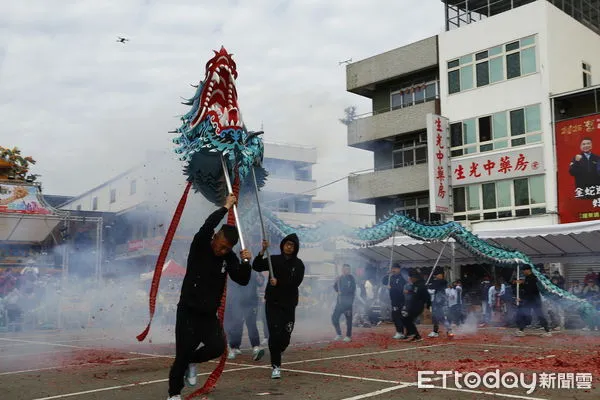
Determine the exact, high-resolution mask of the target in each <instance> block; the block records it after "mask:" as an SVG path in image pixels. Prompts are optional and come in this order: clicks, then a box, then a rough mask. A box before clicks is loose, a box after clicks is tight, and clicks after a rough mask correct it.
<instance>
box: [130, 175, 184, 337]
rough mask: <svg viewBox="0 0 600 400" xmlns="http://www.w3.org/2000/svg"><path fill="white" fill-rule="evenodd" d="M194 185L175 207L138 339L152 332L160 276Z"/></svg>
mask: <svg viewBox="0 0 600 400" xmlns="http://www.w3.org/2000/svg"><path fill="white" fill-rule="evenodd" d="M191 187H192V183H191V182H188V183H187V185H186V187H185V190H184V191H183V195H182V196H181V199H180V200H179V204H178V205H177V208H176V209H175V214H174V215H173V219H172V220H171V224H170V225H169V230H168V231H167V234H166V236H165V241H164V242H163V244H162V247H161V249H160V254H159V255H158V259H157V260H156V266H155V267H154V276H153V277H152V285H151V286H150V321H148V326H147V327H146V329H144V331H143V332H142V333H140V334H139V335H137V336H136V338H137V340H138V341H140V342H141V341H143V340H144V339H145V338H146V336H147V335H148V332H150V324H152V318H154V311H155V310H156V294H157V293H158V286H159V284H160V276H161V275H162V270H163V265H164V264H165V261H166V259H167V255H168V254H169V249H170V248H171V243H172V242H173V237H174V236H175V231H176V230H177V227H178V226H179V221H180V220H181V215H182V214H183V209H184V207H185V203H186V201H187V197H188V194H189V192H190V188H191Z"/></svg>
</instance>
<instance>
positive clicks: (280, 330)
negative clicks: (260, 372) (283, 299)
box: [266, 302, 296, 367]
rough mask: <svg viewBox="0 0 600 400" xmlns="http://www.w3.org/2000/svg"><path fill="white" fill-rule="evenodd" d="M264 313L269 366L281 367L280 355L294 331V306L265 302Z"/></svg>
mask: <svg viewBox="0 0 600 400" xmlns="http://www.w3.org/2000/svg"><path fill="white" fill-rule="evenodd" d="M266 312H267V324H268V325H269V352H270V353H271V365H272V366H274V367H281V353H283V352H284V351H285V349H287V347H288V346H289V344H290V338H291V337H292V331H293V330H294V323H295V321H296V315H295V314H296V306H292V305H286V304H278V303H268V302H267V304H266Z"/></svg>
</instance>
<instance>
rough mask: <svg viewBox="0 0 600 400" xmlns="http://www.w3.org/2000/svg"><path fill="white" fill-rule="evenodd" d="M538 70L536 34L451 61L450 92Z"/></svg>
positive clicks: (449, 67) (449, 64)
mask: <svg viewBox="0 0 600 400" xmlns="http://www.w3.org/2000/svg"><path fill="white" fill-rule="evenodd" d="M536 71H537V63H536V56H535V36H529V37H526V38H523V39H520V40H517V41H515V42H511V43H507V44H505V45H501V46H496V47H493V48H491V49H487V50H483V51H479V52H477V53H473V54H468V55H466V56H463V57H460V58H459V59H456V60H452V61H449V62H448V93H449V94H453V93H459V92H462V91H465V90H469V89H473V88H474V87H482V86H487V85H489V84H490V83H496V82H500V81H503V80H505V79H513V78H518V77H519V76H523V75H528V74H532V73H534V72H536Z"/></svg>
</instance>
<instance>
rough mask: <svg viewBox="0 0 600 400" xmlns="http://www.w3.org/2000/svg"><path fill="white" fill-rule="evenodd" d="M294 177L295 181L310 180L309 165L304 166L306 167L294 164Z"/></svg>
mask: <svg viewBox="0 0 600 400" xmlns="http://www.w3.org/2000/svg"><path fill="white" fill-rule="evenodd" d="M294 178H295V180H297V181H310V179H311V170H310V166H306V167H300V166H296V167H294Z"/></svg>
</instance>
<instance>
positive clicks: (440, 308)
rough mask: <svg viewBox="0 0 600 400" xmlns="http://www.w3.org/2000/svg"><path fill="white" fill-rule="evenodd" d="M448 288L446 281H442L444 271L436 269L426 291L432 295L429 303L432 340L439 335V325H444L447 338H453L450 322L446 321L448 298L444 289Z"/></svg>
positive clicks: (430, 335)
mask: <svg viewBox="0 0 600 400" xmlns="http://www.w3.org/2000/svg"><path fill="white" fill-rule="evenodd" d="M447 287H448V281H447V280H446V279H444V270H443V269H442V268H438V269H437V270H436V271H435V272H434V276H433V280H432V281H431V282H429V285H428V289H429V293H430V294H431V293H433V300H432V302H431V322H432V323H433V332H431V333H430V334H429V337H431V338H434V337H438V336H439V335H440V333H439V330H440V323H442V324H444V328H446V334H447V335H448V337H453V336H454V334H453V333H452V329H450V322H449V319H448V296H446V288H447Z"/></svg>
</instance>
